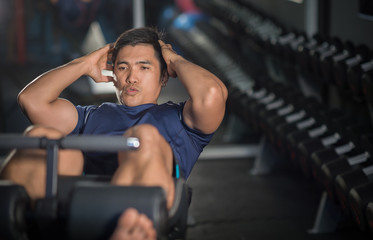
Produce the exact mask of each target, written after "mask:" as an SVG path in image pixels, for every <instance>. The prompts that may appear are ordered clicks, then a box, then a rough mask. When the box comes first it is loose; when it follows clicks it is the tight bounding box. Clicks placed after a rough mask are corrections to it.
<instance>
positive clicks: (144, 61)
mask: <svg viewBox="0 0 373 240" xmlns="http://www.w3.org/2000/svg"><path fill="white" fill-rule="evenodd" d="M120 64H127V65H129V63H128V62H127V61H120V62H118V63H117V65H120ZM135 64H149V65H152V63H151V62H150V61H149V60H140V61H137V62H136V63H135Z"/></svg>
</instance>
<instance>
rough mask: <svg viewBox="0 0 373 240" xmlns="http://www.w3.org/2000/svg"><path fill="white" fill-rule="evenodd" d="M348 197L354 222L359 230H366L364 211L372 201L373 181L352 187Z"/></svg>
mask: <svg viewBox="0 0 373 240" xmlns="http://www.w3.org/2000/svg"><path fill="white" fill-rule="evenodd" d="M348 199H349V207H350V210H351V213H352V215H353V217H354V220H355V223H356V224H357V226H358V227H359V229H360V230H361V231H367V230H368V229H369V228H368V223H367V220H366V216H365V213H366V209H367V206H368V204H369V203H370V202H372V201H373V182H368V183H365V184H362V185H359V186H357V187H354V188H352V189H351V190H350V192H349V197H348Z"/></svg>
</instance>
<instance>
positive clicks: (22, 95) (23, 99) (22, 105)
mask: <svg viewBox="0 0 373 240" xmlns="http://www.w3.org/2000/svg"><path fill="white" fill-rule="evenodd" d="M25 95H26V94H25V93H24V92H23V91H21V92H20V93H19V94H18V96H17V103H18V106H19V107H20V108H21V109H22V111H24V110H25V108H26V104H27V97H26V96H25Z"/></svg>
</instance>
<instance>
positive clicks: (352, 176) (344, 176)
mask: <svg viewBox="0 0 373 240" xmlns="http://www.w3.org/2000/svg"><path fill="white" fill-rule="evenodd" d="M372 180H373V165H369V166H367V167H364V168H356V169H353V170H351V171H347V172H343V173H341V174H338V175H337V176H336V178H335V182H334V189H335V196H336V197H337V199H338V202H339V203H340V206H341V208H342V210H343V211H344V212H345V214H346V215H349V214H351V211H350V208H349V197H348V196H349V192H350V190H351V189H352V188H354V187H357V186H360V185H363V184H365V183H368V182H370V181H372Z"/></svg>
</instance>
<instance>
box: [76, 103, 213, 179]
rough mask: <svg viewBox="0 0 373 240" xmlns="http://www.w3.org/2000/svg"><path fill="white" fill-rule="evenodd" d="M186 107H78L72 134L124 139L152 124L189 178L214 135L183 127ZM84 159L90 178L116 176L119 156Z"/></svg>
mask: <svg viewBox="0 0 373 240" xmlns="http://www.w3.org/2000/svg"><path fill="white" fill-rule="evenodd" d="M184 104H185V103H180V104H175V103H172V102H168V103H164V104H161V105H157V104H144V105H140V106H136V107H128V106H125V105H118V104H115V103H103V104H102V105H100V106H76V109H77V110H78V115H79V118H78V123H77V125H76V127H75V129H74V130H73V131H72V132H71V133H70V134H73V135H77V134H94V135H123V133H124V132H125V131H126V130H127V129H128V128H130V127H132V126H134V125H138V124H144V123H148V124H151V125H153V126H155V127H156V128H157V129H158V131H159V132H160V134H161V135H162V136H163V137H164V138H165V139H166V141H167V142H168V143H169V144H170V146H171V148H172V150H173V153H174V157H175V159H177V161H178V164H179V166H180V169H181V171H182V174H183V176H184V177H185V178H187V177H188V176H189V174H190V172H191V170H192V168H193V166H194V164H195V162H196V161H197V159H198V157H199V155H200V153H201V152H202V150H203V148H204V147H205V146H206V145H207V144H208V143H209V142H210V140H211V138H212V136H213V134H203V133H201V132H199V131H197V130H194V129H191V128H189V127H188V126H187V125H186V124H185V123H184V121H183V114H182V113H183V108H184ZM84 157H85V167H84V168H85V169H84V171H85V172H86V173H89V174H113V173H114V171H115V170H116V168H117V167H118V162H117V153H105V152H84Z"/></svg>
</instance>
